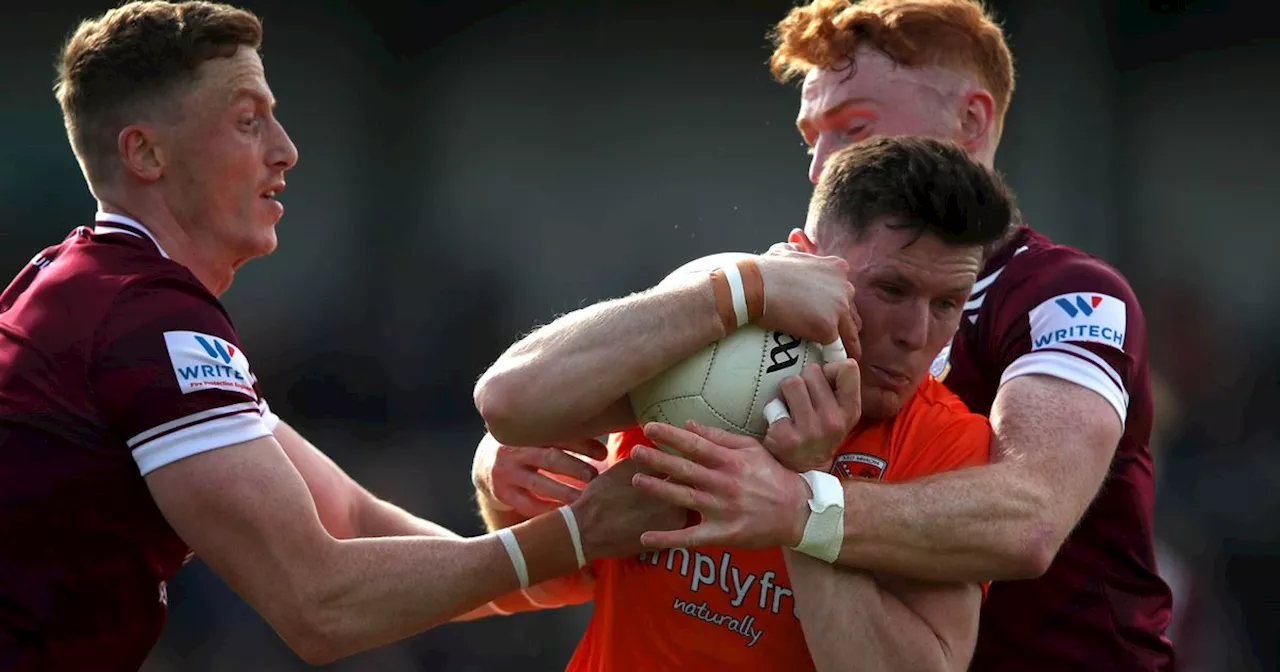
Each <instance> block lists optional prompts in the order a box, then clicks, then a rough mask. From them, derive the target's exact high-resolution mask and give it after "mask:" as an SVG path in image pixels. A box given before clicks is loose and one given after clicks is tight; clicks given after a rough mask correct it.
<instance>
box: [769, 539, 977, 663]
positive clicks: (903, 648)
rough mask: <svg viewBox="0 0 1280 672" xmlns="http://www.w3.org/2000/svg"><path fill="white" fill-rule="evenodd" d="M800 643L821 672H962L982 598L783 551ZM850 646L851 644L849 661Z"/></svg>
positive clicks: (968, 589)
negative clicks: (853, 647)
mask: <svg viewBox="0 0 1280 672" xmlns="http://www.w3.org/2000/svg"><path fill="white" fill-rule="evenodd" d="M783 554H784V556H785V557H786V561H787V572H788V574H789V575H790V578H791V586H792V589H793V590H794V591H795V600H796V611H797V614H798V616H799V618H800V625H801V628H802V629H803V630H804V638H805V643H806V644H807V645H808V647H809V654H810V655H811V656H812V657H813V662H814V665H815V667H816V668H817V669H818V670H820V671H821V672H827V671H835V670H840V671H842V672H843V671H846V670H859V671H862V670H867V671H871V670H874V671H877V672H879V671H883V670H912V671H913V672H914V671H917V670H919V671H922V672H928V671H948V672H962V671H963V670H965V669H966V668H967V667H968V665H969V661H970V659H971V658H972V657H973V649H974V645H975V643H976V642H977V638H978V609H979V607H980V605H981V601H982V592H981V590H980V589H979V588H978V586H976V585H973V584H923V583H916V582H911V581H906V580H904V579H900V578H897V577H890V576H880V577H875V576H872V575H871V574H870V573H868V572H864V571H860V570H852V569H844V568H839V567H832V566H831V565H828V564H826V563H825V562H822V561H821V560H816V559H814V558H811V557H809V556H807V555H803V554H801V553H797V552H796V551H792V550H790V549H784V550H783ZM849 642H858V649H857V651H856V652H854V653H852V654H851V652H850V649H849Z"/></svg>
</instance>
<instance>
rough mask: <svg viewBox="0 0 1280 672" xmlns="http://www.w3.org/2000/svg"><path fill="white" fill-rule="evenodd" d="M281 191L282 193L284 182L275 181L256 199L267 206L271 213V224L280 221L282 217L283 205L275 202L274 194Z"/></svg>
mask: <svg viewBox="0 0 1280 672" xmlns="http://www.w3.org/2000/svg"><path fill="white" fill-rule="evenodd" d="M282 191H284V180H277V181H275V182H272V183H271V185H270V186H268V187H267V188H266V189H263V190H262V192H261V193H259V194H258V197H259V198H261V199H262V201H263V202H264V203H266V204H267V208H268V209H269V210H270V212H271V223H272V224H275V223H276V222H278V221H280V217H281V216H283V215H284V204H283V203H281V202H280V201H277V200H276V194H279V193H280V192H282Z"/></svg>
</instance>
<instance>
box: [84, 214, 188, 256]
mask: <svg viewBox="0 0 1280 672" xmlns="http://www.w3.org/2000/svg"><path fill="white" fill-rule="evenodd" d="M94 220H95V221H96V222H98V224H97V225H95V226H94V227H93V230H94V231H95V232H96V233H124V234H128V235H130V236H137V237H138V238H146V239H147V240H150V241H151V243H152V244H153V245H155V246H156V249H157V250H160V256H162V257H164V258H165V259H168V258H169V253H168V252H165V251H164V248H163V247H160V241H158V240H156V237H155V234H153V233H151V231H150V230H149V229H147V227H145V226H143V225H142V222H139V221H138V220H136V219H134V218H132V217H129V216H126V215H117V214H115V213H114V212H103V211H101V210H99V211H98V214H97V215H95V216H94ZM102 222H110V223H111V224H118V225H119V226H103V225H102Z"/></svg>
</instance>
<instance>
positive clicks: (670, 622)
mask: <svg viewBox="0 0 1280 672" xmlns="http://www.w3.org/2000/svg"><path fill="white" fill-rule="evenodd" d="M990 442H991V427H990V425H989V424H988V422H987V419H986V418H985V417H983V416H980V415H976V414H973V413H970V412H969V411H968V410H967V409H966V408H965V406H964V404H963V403H961V401H960V400H959V399H958V398H957V397H956V396H955V395H953V394H951V392H949V391H948V390H947V389H946V388H945V387H943V386H942V384H941V383H939V382H937V381H935V380H934V379H932V378H927V379H926V380H925V382H924V383H923V384H922V385H921V386H920V388H919V390H917V391H916V393H915V394H914V395H912V397H911V398H910V399H908V400H907V403H906V404H905V406H904V407H903V408H902V410H901V412H900V413H899V414H898V415H897V416H896V417H895V418H893V419H891V420H886V421H884V422H880V423H875V424H871V425H868V426H865V427H859V428H857V429H856V430H854V431H853V432H851V433H850V434H849V436H848V437H847V438H846V439H845V441H844V443H843V444H841V446H840V448H839V450H838V452H837V453H836V459H835V464H834V466H833V467H832V470H831V471H832V473H833V474H835V475H836V476H838V477H840V478H841V479H850V478H867V479H871V480H882V481H886V482H897V481H906V480H910V479H911V478H914V477H919V476H925V475H928V474H935V473H939V472H943V471H949V470H953V469H959V468H961V467H967V466H971V465H977V464H985V463H986V462H987V453H988V447H989V445H990ZM638 444H643V445H652V444H651V443H650V442H649V441H648V439H646V438H645V436H644V434H643V433H642V432H641V431H640V429H639V428H633V429H631V430H629V431H626V432H623V433H620V434H615V435H614V436H612V437H611V438H610V441H609V450H610V457H611V459H612V460H614V461H616V460H620V459H623V458H625V457H626V456H627V455H629V454H630V452H631V449H632V448H633V447H635V446H636V445H638ZM592 570H593V572H594V574H595V576H596V581H595V588H594V596H593V599H594V612H593V613H592V616H591V623H590V624H589V625H588V626H587V632H586V634H584V635H583V638H582V641H581V642H579V644H578V648H577V651H575V652H574V655H573V658H572V660H570V662H569V666H568V668H567V669H568V671H569V672H598V671H603V670H609V671H613V670H638V671H645V672H647V671H649V670H677V669H685V670H727V669H732V670H735V671H737V672H747V671H750V670H781V669H797V670H812V669H813V661H812V659H811V658H810V657H809V651H808V648H807V647H806V645H805V641H804V633H803V631H802V630H801V629H800V621H799V619H798V618H796V615H795V600H794V598H793V597H792V592H791V589H790V588H789V586H790V579H789V578H788V576H787V567H786V561H785V560H784V559H783V556H782V551H781V549H777V548H769V549H758V550H744V549H740V548H729V547H721V546H712V547H699V548H692V549H672V550H665V551H658V552H648V553H643V554H641V555H640V556H639V557H636V558H626V559H611V560H602V561H597V562H595V563H593V565H592Z"/></svg>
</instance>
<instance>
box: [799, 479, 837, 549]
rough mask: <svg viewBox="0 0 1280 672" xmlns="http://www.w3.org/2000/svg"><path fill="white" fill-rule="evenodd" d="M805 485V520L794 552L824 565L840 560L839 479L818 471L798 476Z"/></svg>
mask: <svg viewBox="0 0 1280 672" xmlns="http://www.w3.org/2000/svg"><path fill="white" fill-rule="evenodd" d="M800 477H801V478H803V479H804V481H805V483H807V484H808V485H809V492H810V493H811V496H810V497H809V520H808V522H806V523H805V526H804V536H802V537H801V538H800V543H799V544H798V545H797V546H795V547H794V548H795V550H797V551H799V552H801V553H804V554H805V555H811V556H813V557H815V558H818V559H819V560H823V561H825V562H835V560H836V558H838V557H840V547H841V545H843V543H844V488H843V487H841V486H840V479H838V478H836V477H835V476H832V475H831V474H828V473H826V472H822V471H806V472H804V473H803V474H800Z"/></svg>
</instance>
